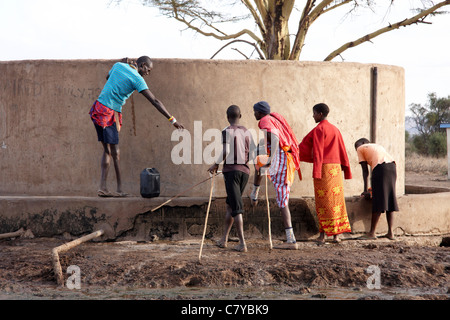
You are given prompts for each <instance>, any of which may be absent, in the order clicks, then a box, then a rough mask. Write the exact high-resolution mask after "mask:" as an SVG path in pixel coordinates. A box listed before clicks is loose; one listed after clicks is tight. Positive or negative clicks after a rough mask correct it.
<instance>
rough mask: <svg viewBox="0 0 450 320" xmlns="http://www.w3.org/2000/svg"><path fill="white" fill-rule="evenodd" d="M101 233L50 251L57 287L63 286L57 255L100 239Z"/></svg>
mask: <svg viewBox="0 0 450 320" xmlns="http://www.w3.org/2000/svg"><path fill="white" fill-rule="evenodd" d="M103 233H104V231H103V230H98V231H95V232H93V233H90V234H88V235H86V236H83V237H81V238H78V239H75V240H73V241H70V242H67V243H65V244H63V245H60V246H59V247H56V248H53V250H52V260H53V271H54V272H55V276H56V282H57V283H58V285H60V286H64V277H63V273H62V268H61V263H60V262H59V254H60V253H63V252H66V251H68V250H70V249H72V248H73V247H76V246H78V245H80V244H82V243H84V242H86V241H89V240H92V239H94V238H97V237H100V236H101V235H103Z"/></svg>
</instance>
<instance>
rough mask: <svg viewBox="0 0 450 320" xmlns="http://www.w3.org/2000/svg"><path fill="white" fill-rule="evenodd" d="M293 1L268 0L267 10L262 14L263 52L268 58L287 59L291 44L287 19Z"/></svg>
mask: <svg viewBox="0 0 450 320" xmlns="http://www.w3.org/2000/svg"><path fill="white" fill-rule="evenodd" d="M294 2H295V1H286V0H273V1H269V4H268V6H267V12H266V14H265V15H263V17H264V20H263V23H264V26H265V33H264V34H263V39H264V44H263V47H262V50H263V52H264V53H265V55H266V58H267V59H268V60H287V59H288V58H289V54H290V50H291V44H290V41H289V27H288V21H289V17H290V15H291V12H292V9H293V6H294Z"/></svg>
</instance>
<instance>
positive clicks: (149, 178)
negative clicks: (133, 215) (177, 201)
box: [141, 168, 160, 198]
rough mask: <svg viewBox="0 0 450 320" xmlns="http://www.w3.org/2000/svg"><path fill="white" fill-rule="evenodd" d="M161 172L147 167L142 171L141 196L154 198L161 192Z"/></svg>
mask: <svg viewBox="0 0 450 320" xmlns="http://www.w3.org/2000/svg"><path fill="white" fill-rule="evenodd" d="M159 187H160V181H159V172H158V170H156V169H155V168H146V169H144V170H143V171H142V172H141V196H142V197H143V198H154V197H158V196H159V192H160V188H159Z"/></svg>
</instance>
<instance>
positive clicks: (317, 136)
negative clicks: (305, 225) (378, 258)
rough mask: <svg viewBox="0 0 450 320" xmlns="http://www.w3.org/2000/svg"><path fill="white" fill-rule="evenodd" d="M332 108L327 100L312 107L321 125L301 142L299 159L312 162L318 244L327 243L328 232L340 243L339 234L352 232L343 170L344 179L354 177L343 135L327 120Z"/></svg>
mask: <svg viewBox="0 0 450 320" xmlns="http://www.w3.org/2000/svg"><path fill="white" fill-rule="evenodd" d="M329 111H330V109H329V108H328V106H327V105H326V104H324V103H319V104H316V105H315V106H314V107H313V118H314V120H315V121H316V123H318V125H317V126H316V127H315V128H314V129H313V130H311V132H309V133H308V135H306V137H304V138H303V140H302V142H301V143H300V145H299V149H300V161H304V162H310V163H313V178H314V195H315V202H316V212H317V216H318V218H319V232H320V236H319V238H318V239H317V240H318V242H319V243H324V242H325V234H327V235H328V236H333V241H334V242H339V237H338V235H339V234H341V233H344V232H351V228H350V222H349V220H348V216H347V209H346V206H345V197H344V186H343V179H342V173H341V172H342V171H343V172H344V176H345V179H351V178H352V173H351V170H350V164H349V161H348V156H347V151H346V150H345V145H344V140H343V139H342V135H341V133H340V131H339V130H338V128H336V127H335V126H334V125H332V124H331V123H329V122H328V120H326V118H327V115H328V113H329Z"/></svg>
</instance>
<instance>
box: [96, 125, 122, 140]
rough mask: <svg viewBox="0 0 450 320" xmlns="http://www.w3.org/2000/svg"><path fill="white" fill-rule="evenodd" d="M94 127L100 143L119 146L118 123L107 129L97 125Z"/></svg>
mask: <svg viewBox="0 0 450 320" xmlns="http://www.w3.org/2000/svg"><path fill="white" fill-rule="evenodd" d="M94 126H95V130H97V137H98V141H101V142H104V143H108V144H119V132H118V131H117V127H116V123H113V125H112V126H109V127H105V128H102V127H100V126H99V125H98V124H95V123H94Z"/></svg>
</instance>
